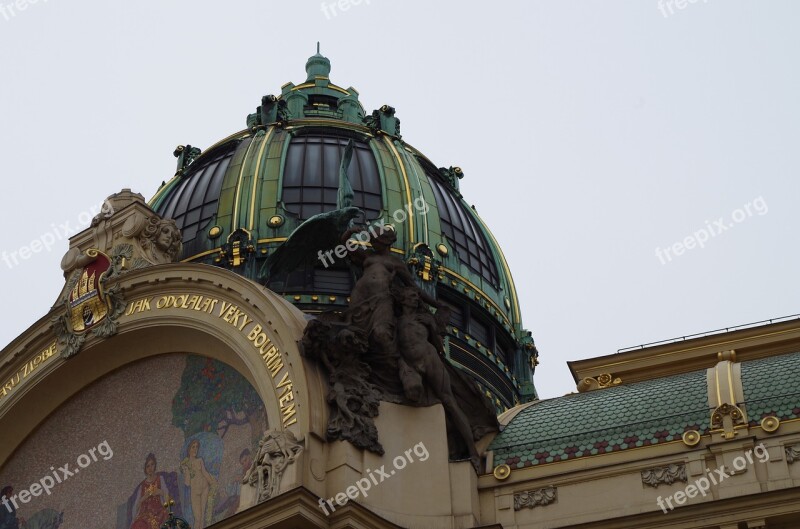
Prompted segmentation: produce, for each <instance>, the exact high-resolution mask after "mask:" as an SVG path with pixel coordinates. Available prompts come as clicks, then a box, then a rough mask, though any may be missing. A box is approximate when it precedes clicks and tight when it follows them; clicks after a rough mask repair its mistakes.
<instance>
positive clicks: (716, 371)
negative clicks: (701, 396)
mask: <svg viewBox="0 0 800 529" xmlns="http://www.w3.org/2000/svg"><path fill="white" fill-rule="evenodd" d="M714 383H715V385H716V386H717V406H722V394H721V393H720V391H719V365H716V366H714Z"/></svg>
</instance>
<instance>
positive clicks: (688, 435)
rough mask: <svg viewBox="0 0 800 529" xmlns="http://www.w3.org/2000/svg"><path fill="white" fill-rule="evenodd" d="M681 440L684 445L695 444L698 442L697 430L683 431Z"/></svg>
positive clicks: (698, 434)
mask: <svg viewBox="0 0 800 529" xmlns="http://www.w3.org/2000/svg"><path fill="white" fill-rule="evenodd" d="M683 442H684V444H685V445H686V446H697V444H698V443H699V442H700V432H698V431H697V430H689V431H688V432H684V433H683Z"/></svg>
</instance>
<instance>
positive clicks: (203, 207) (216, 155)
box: [158, 141, 239, 251]
mask: <svg viewBox="0 0 800 529" xmlns="http://www.w3.org/2000/svg"><path fill="white" fill-rule="evenodd" d="M238 145H239V142H238V141H233V142H230V143H229V144H227V145H224V146H222V147H220V148H219V149H215V150H214V152H211V153H206V154H204V155H203V156H202V157H200V158H199V159H198V160H197V161H195V162H194V163H193V164H192V165H190V166H189V170H188V171H187V172H186V174H185V175H184V176H183V177H181V179H180V181H179V182H178V184H176V185H175V187H174V188H173V189H172V190H171V191H170V193H169V196H168V197H167V198H166V199H165V200H164V202H163V204H162V205H161V206H160V207H159V208H158V214H159V215H161V216H162V217H167V218H173V219H175V222H176V224H177V225H178V228H180V230H181V232H182V233H183V241H184V249H185V250H186V251H191V244H190V243H191V241H192V240H193V239H194V238H195V236H196V235H197V232H198V230H199V229H200V228H201V227H202V226H204V225H205V224H207V223H208V222H209V221H210V220H211V218H212V217H213V216H214V213H215V212H216V210H217V202H218V197H219V193H220V189H221V188H222V180H223V177H224V176H225V171H226V170H227V169H228V165H229V164H230V161H231V158H232V157H233V153H234V151H235V150H236V147H237V146H238Z"/></svg>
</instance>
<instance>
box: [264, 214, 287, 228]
mask: <svg viewBox="0 0 800 529" xmlns="http://www.w3.org/2000/svg"><path fill="white" fill-rule="evenodd" d="M283 222H284V219H283V217H282V216H280V215H273V216H272V217H270V218H269V222H268V224H269V227H270V228H280V227H281V226H283Z"/></svg>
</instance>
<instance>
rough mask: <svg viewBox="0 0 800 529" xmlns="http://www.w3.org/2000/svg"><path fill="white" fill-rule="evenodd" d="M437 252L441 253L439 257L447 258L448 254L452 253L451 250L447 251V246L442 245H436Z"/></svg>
mask: <svg viewBox="0 0 800 529" xmlns="http://www.w3.org/2000/svg"><path fill="white" fill-rule="evenodd" d="M436 251H437V252H439V255H443V256H447V254H448V253H450V250H448V249H447V246H445V245H444V244H442V243H439V244H437V245H436Z"/></svg>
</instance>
